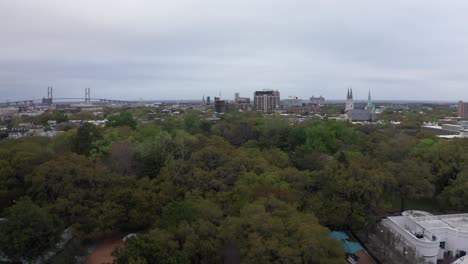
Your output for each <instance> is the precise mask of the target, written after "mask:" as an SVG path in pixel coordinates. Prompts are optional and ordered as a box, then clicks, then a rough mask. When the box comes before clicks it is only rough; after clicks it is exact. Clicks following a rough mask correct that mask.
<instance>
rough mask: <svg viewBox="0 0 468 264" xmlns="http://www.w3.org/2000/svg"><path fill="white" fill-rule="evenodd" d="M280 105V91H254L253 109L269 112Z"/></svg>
mask: <svg viewBox="0 0 468 264" xmlns="http://www.w3.org/2000/svg"><path fill="white" fill-rule="evenodd" d="M279 105H280V93H279V92H278V91H273V90H263V91H256V92H255V93H254V110H255V111H260V112H264V113H270V112H273V111H274V110H276V109H278V108H279Z"/></svg>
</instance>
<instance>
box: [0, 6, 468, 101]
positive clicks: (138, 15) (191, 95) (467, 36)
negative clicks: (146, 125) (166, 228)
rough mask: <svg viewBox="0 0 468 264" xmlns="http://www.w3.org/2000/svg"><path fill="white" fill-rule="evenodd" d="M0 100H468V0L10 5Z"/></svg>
mask: <svg viewBox="0 0 468 264" xmlns="http://www.w3.org/2000/svg"><path fill="white" fill-rule="evenodd" d="M0 18H1V22H0V91H1V93H0V101H5V100H15V99H27V98H41V97H43V96H46V94H47V86H53V87H54V96H55V97H84V88H85V87H90V88H91V95H92V97H96V98H101V97H103V98H115V99H140V98H142V99H201V97H202V94H203V93H204V94H205V95H211V96H214V95H218V94H219V93H220V92H221V94H222V97H223V98H227V99H231V98H233V96H234V92H240V93H241V96H250V97H252V94H253V92H254V91H255V90H258V89H278V90H279V91H280V93H281V97H282V98H285V97H287V96H298V97H300V98H308V97H310V96H312V95H323V96H324V97H325V98H326V99H345V96H346V91H347V88H348V87H350V86H352V87H353V90H354V97H355V99H365V98H366V97H367V91H368V90H369V89H370V90H371V91H372V94H373V97H374V98H375V99H380V100H383V99H407V100H415V99H416V100H453V101H455V100H459V99H465V100H468V1H466V0H460V1H441V0H437V1H435V0H434V1H431V0H420V1H411V0H400V1H398V0H392V1H376V0H366V1H364V0H363V1H361V0H352V1H349V0H341V1H335V0H322V1H314V0H303V1H300V0H297V1H296V0H277V1H276V0H231V1H223V0H209V1H205V0H172V1H170V0H168V1H156V0H148V1H143V0H139V1H135V0H127V1H119V0H109V1H101V0H89V1H83V0H80V1H76V0H69V1H68V0H56V1H52V0H40V1H38V0H29V1H26V0H0Z"/></svg>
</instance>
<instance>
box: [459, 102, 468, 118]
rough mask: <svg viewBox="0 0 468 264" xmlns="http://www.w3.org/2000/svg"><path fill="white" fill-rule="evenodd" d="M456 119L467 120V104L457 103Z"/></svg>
mask: <svg viewBox="0 0 468 264" xmlns="http://www.w3.org/2000/svg"><path fill="white" fill-rule="evenodd" d="M458 117H460V118H462V119H468V103H465V102H463V101H459V102H458Z"/></svg>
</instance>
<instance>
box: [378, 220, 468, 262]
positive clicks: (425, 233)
mask: <svg viewBox="0 0 468 264" xmlns="http://www.w3.org/2000/svg"><path fill="white" fill-rule="evenodd" d="M382 224H383V225H384V226H386V227H387V228H389V230H391V231H392V232H393V233H394V234H395V235H399V236H400V237H401V238H402V243H401V245H399V247H401V248H404V247H412V248H413V249H415V251H416V254H417V255H419V256H420V257H423V258H424V259H425V260H426V261H427V262H428V263H434V264H435V263H437V260H438V259H443V258H444V253H446V254H448V255H451V256H455V257H462V256H464V255H466V253H467V251H468V214H452V215H432V214H430V213H427V212H423V211H405V212H403V213H402V216H392V217H387V218H386V219H384V220H383V221H382ZM403 250H404V249H403Z"/></svg>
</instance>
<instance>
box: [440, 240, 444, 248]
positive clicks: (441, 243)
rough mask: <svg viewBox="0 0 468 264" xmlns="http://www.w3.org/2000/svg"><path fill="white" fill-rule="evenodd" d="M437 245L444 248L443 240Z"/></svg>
mask: <svg viewBox="0 0 468 264" xmlns="http://www.w3.org/2000/svg"><path fill="white" fill-rule="evenodd" d="M439 247H440V248H441V249H445V241H441V242H440V244H439Z"/></svg>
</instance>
